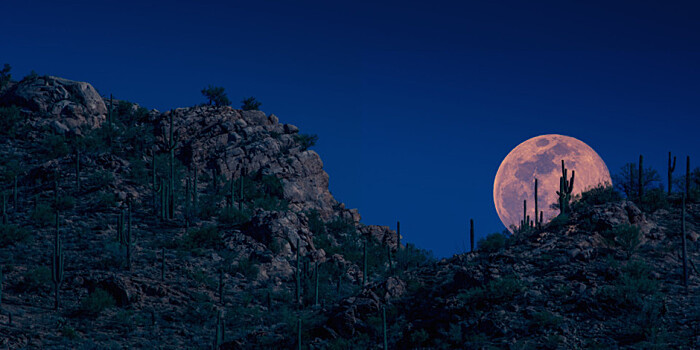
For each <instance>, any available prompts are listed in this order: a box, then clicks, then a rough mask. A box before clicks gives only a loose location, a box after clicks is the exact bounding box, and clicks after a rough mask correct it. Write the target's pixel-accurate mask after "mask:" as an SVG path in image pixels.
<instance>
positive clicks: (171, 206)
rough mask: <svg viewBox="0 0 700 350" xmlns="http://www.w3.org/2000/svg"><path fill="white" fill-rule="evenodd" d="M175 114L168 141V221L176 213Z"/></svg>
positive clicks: (171, 120)
mask: <svg viewBox="0 0 700 350" xmlns="http://www.w3.org/2000/svg"><path fill="white" fill-rule="evenodd" d="M173 129H174V125H173V112H172V111H171V112H170V138H169V139H168V152H169V153H170V157H169V158H168V165H169V166H170V172H169V174H168V176H169V179H168V181H169V186H168V199H167V203H168V204H167V205H168V219H172V218H173V216H174V212H175V196H174V191H175V148H176V147H177V144H176V142H175V140H174V139H173Z"/></svg>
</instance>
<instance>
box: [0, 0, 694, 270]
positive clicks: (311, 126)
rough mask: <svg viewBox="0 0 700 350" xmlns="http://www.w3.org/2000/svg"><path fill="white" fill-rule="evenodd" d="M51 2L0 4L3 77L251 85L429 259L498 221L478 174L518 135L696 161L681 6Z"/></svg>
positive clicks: (181, 92) (190, 89)
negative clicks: (7, 68)
mask: <svg viewBox="0 0 700 350" xmlns="http://www.w3.org/2000/svg"><path fill="white" fill-rule="evenodd" d="M66 2H67V3H69V4H59V2H57V1H21V2H20V1H3V2H2V4H0V17H1V18H2V20H0V64H2V63H5V62H7V63H10V64H11V65H12V67H13V71H12V73H14V74H13V77H14V78H15V79H16V80H17V79H21V78H22V77H23V76H24V75H26V74H28V73H29V72H30V71H31V70H35V71H36V72H38V73H39V74H50V75H56V76H61V77H65V78H68V79H73V80H81V81H88V82H90V83H91V84H93V86H95V88H97V89H98V91H99V92H100V93H101V94H103V95H105V96H108V95H109V94H110V93H112V94H114V96H115V97H116V98H119V99H126V100H130V101H133V102H137V103H140V104H141V105H143V106H145V107H147V108H156V109H158V110H160V111H165V110H168V109H170V108H176V107H186V106H192V105H195V104H198V103H202V102H205V100H204V98H203V97H202V96H201V94H200V90H201V89H202V88H204V87H205V86H206V85H208V84H213V85H220V86H223V87H225V88H226V91H227V93H228V96H229V97H230V98H231V100H233V101H235V102H234V107H237V108H238V107H239V106H240V103H239V102H238V101H240V100H241V99H242V98H243V97H247V96H255V97H256V98H257V99H258V100H259V101H261V102H262V103H263V104H262V106H261V110H263V111H264V112H266V113H268V114H269V113H274V114H275V115H277V116H278V117H279V118H280V120H281V121H282V122H285V123H291V124H295V125H297V126H299V127H300V128H301V131H302V132H305V133H313V134H318V135H319V141H318V143H317V145H316V146H315V148H314V149H315V150H316V152H318V153H319V154H320V155H321V158H322V159H323V161H324V167H325V170H326V171H327V172H328V173H329V175H330V187H331V192H332V193H333V194H334V196H335V197H336V199H338V200H340V201H342V202H344V203H346V205H347V206H348V207H350V208H359V210H360V213H361V214H362V217H363V222H364V223H367V224H379V225H390V226H391V227H392V228H393V227H395V225H396V221H397V220H401V227H402V234H403V236H404V237H405V240H407V241H409V242H412V243H415V244H416V245H417V246H419V247H422V248H426V249H430V250H432V251H433V252H434V253H435V255H436V256H438V257H443V256H449V255H451V254H453V253H458V252H461V251H462V250H463V249H464V247H465V242H467V241H468V222H469V219H470V218H474V219H475V222H476V231H477V236H478V237H482V236H484V235H486V234H487V233H491V232H500V231H502V230H503V229H504V227H503V225H502V224H501V222H500V220H499V219H498V216H497V214H496V210H495V209H494V205H493V197H492V196H493V193H492V191H493V180H494V176H495V174H496V171H497V170H498V166H499V164H500V162H501V161H502V160H503V158H504V157H505V156H506V154H508V152H509V151H510V150H511V149H512V148H513V147H515V146H516V145H518V144H519V143H521V142H522V141H524V140H526V139H528V138H530V137H534V136H537V135H541V134H549V133H557V134H564V135H569V136H573V137H575V138H578V139H580V140H582V141H584V142H586V143H587V144H588V145H590V146H591V147H593V149H595V150H596V151H597V152H598V154H600V156H601V157H602V158H603V159H604V160H605V162H606V163H607V165H608V168H609V169H610V171H611V172H612V173H613V174H614V173H616V172H618V171H619V169H620V167H621V166H622V165H623V164H625V163H626V162H634V161H636V159H637V157H638V156H639V154H640V153H641V154H644V156H645V164H646V165H650V166H653V167H655V168H656V169H657V170H659V172H660V173H661V175H662V179H663V180H664V181H665V178H666V161H667V156H668V153H667V152H668V151H673V152H674V154H677V155H679V156H682V157H683V161H682V162H681V159H679V163H682V164H679V167H678V168H677V169H676V173H675V174H674V175H676V176H680V175H682V173H683V172H684V171H685V155H690V156H691V161H692V162H693V167H695V166H697V165H698V164H700V147H698V145H699V143H698V135H699V134H700V103H699V102H698V101H700V21H698V18H699V16H700V11H699V10H700V8H699V7H698V4H697V2H695V4H693V3H691V2H679V1H674V2H662V1H630V2H614V3H613V2H610V1H603V2H592V1H576V2H571V1H566V2H562V1H551V2H523V1H512V2H511V1H484V2H480V3H484V4H469V5H466V4H463V3H462V2H459V3H458V2H455V3H450V2H443V1H429V2H423V3H422V4H412V3H410V2H408V1H397V2H394V3H391V4H385V5H377V4H374V2H371V3H370V4H361V3H360V2H358V1H352V2H350V1H348V2H343V3H342V4H330V3H335V2H333V1H331V2H326V1H324V2H305V1H251V2H248V3H246V4H242V5H231V4H226V5H222V4H218V3H215V2H208V1H202V2H198V5H193V3H194V2H191V1H187V2H186V1H181V2H178V1H167V2H166V1H163V2H155V1H151V2H149V1H138V2H131V1H94V0H93V1H66ZM61 3H63V2H61ZM222 3H223V2H222ZM486 3H488V4H486ZM253 4H254V5H253Z"/></svg>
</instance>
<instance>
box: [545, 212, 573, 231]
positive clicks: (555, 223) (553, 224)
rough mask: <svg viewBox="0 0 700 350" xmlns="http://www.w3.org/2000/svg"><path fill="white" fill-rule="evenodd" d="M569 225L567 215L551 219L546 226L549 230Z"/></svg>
mask: <svg viewBox="0 0 700 350" xmlns="http://www.w3.org/2000/svg"><path fill="white" fill-rule="evenodd" d="M568 224H569V215H568V214H559V215H557V216H556V217H554V219H552V220H551V221H550V222H549V224H547V226H548V227H549V228H551V229H560V228H562V227H564V226H566V225H568Z"/></svg>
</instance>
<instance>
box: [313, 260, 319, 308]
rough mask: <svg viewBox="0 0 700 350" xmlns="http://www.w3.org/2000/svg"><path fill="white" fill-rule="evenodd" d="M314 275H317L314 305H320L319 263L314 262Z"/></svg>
mask: <svg viewBox="0 0 700 350" xmlns="http://www.w3.org/2000/svg"><path fill="white" fill-rule="evenodd" d="M314 274H315V275H316V278H315V279H316V283H315V284H316V288H315V293H314V305H318V261H315V262H314Z"/></svg>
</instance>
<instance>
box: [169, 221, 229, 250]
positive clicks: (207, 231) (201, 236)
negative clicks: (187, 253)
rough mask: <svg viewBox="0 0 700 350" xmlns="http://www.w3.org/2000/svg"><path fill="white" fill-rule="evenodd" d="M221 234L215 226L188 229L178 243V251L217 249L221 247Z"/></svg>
mask: <svg viewBox="0 0 700 350" xmlns="http://www.w3.org/2000/svg"><path fill="white" fill-rule="evenodd" d="M221 244H223V243H222V241H221V234H220V233H219V230H218V229H217V228H216V226H213V225H211V226H204V227H201V228H197V229H190V230H189V231H188V232H187V234H185V235H184V236H183V237H182V238H181V239H180V240H179V243H178V247H179V248H180V249H186V250H189V249H197V248H212V249H213V248H218V247H219V246H221Z"/></svg>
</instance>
